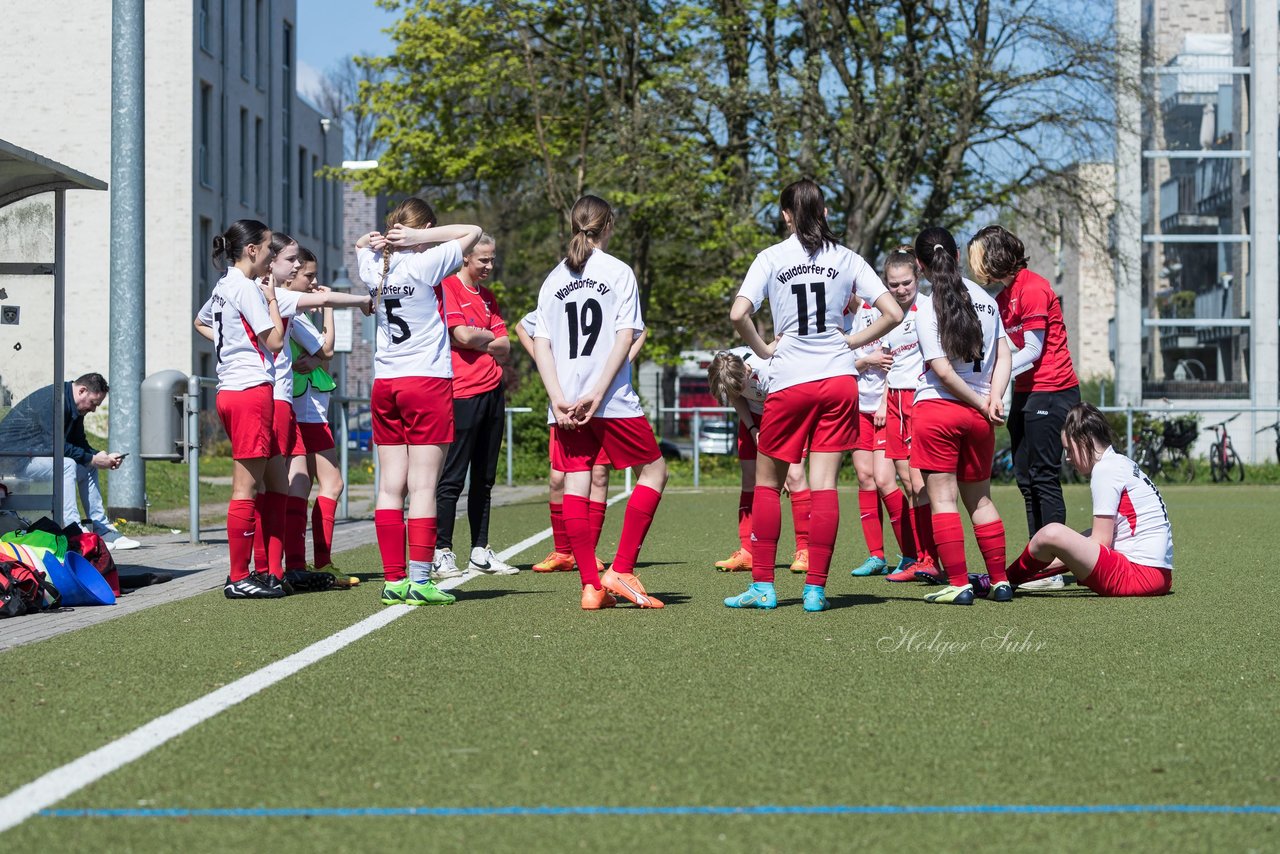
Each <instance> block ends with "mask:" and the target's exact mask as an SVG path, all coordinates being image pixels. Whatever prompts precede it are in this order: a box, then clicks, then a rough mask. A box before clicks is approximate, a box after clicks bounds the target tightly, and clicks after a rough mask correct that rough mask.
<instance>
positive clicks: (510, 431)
mask: <svg viewBox="0 0 1280 854" xmlns="http://www.w3.org/2000/svg"><path fill="white" fill-rule="evenodd" d="M503 414H504V415H505V416H506V417H507V486H511V485H512V484H513V483H514V482H515V480H514V476H515V469H514V467H513V465H512V459H511V443H512V441H513V436H514V431H513V429H512V426H511V410H510V409H508V410H506V411H504V412H503Z"/></svg>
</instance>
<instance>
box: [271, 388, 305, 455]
mask: <svg viewBox="0 0 1280 854" xmlns="http://www.w3.org/2000/svg"><path fill="white" fill-rule="evenodd" d="M297 443H298V416H297V415H295V414H294V412H293V404H291V403H289V401H287V400H275V399H273V400H272V401H271V456H273V457H279V456H285V457H292V456H293V455H294V454H297V453H300V452H301V450H302V449H301V448H300V447H299V446H298V444H297ZM295 449H296V450H295Z"/></svg>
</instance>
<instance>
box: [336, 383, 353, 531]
mask: <svg viewBox="0 0 1280 854" xmlns="http://www.w3.org/2000/svg"><path fill="white" fill-rule="evenodd" d="M338 410H339V412H338V465H339V466H341V468H342V495H340V496H339V497H338V518H339V519H342V520H346V519H350V518H351V512H350V505H349V504H348V502H347V493H349V492H350V491H351V459H350V454H351V451H350V449H349V448H348V447H347V443H348V441H349V436H348V435H347V417H348V413H349V412H350V411H351V410H350V404H349V403H348V402H347V398H346V396H345V395H343V396H342V397H339V398H338Z"/></svg>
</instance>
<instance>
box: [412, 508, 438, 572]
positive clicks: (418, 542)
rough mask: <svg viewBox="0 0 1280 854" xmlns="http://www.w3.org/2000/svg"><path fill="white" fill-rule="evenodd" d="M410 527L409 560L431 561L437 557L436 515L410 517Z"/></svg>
mask: <svg viewBox="0 0 1280 854" xmlns="http://www.w3.org/2000/svg"><path fill="white" fill-rule="evenodd" d="M408 528H409V560H416V561H422V562H423V563H431V561H433V560H435V559H436V517H435V516H419V517H417V518H416V519H410V520H409V524H408Z"/></svg>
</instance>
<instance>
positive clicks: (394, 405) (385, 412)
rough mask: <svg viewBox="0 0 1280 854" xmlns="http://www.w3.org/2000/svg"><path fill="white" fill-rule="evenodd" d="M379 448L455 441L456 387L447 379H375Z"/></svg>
mask: <svg viewBox="0 0 1280 854" xmlns="http://www.w3.org/2000/svg"><path fill="white" fill-rule="evenodd" d="M369 408H370V409H371V410H372V413H373V441H374V444H377V445H447V444H449V443H450V442H452V441H453V383H452V381H450V380H449V379H447V378H445V377H394V378H392V379H375V380H374V381H373V394H372V395H371V396H370V399H369Z"/></svg>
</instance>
